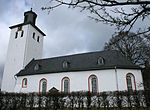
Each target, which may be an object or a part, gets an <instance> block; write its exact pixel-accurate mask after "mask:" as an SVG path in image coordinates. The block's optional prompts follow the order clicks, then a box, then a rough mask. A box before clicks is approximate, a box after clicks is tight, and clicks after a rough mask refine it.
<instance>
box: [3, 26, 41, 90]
mask: <svg viewBox="0 0 150 110" xmlns="http://www.w3.org/2000/svg"><path fill="white" fill-rule="evenodd" d="M22 30H23V31H24V35H23V37H21V31H18V27H16V28H13V29H12V30H11V34H10V40H9V45H8V50H7V57H6V62H5V67H4V73H3V79H2V88H1V89H2V91H7V92H13V91H14V87H15V83H16V80H15V78H14V75H15V74H16V73H18V72H19V71H20V70H21V69H23V68H24V67H25V66H26V65H27V64H28V63H29V62H30V61H31V60H32V59H33V58H35V59H36V58H41V57H42V48H43V36H42V35H41V34H40V33H39V32H38V31H37V30H36V29H34V27H32V26H31V25H30V24H28V25H24V26H22ZM17 31H18V37H17V38H16V39H15V35H16V32H17ZM33 32H35V33H36V34H35V35H36V37H37V36H40V39H41V42H40V43H38V42H37V41H35V40H33V38H32V34H33Z"/></svg>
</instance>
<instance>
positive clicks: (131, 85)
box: [126, 73, 136, 91]
mask: <svg viewBox="0 0 150 110" xmlns="http://www.w3.org/2000/svg"><path fill="white" fill-rule="evenodd" d="M126 81H127V89H128V91H133V90H136V83H135V77H134V75H133V74H132V73H127V75H126Z"/></svg>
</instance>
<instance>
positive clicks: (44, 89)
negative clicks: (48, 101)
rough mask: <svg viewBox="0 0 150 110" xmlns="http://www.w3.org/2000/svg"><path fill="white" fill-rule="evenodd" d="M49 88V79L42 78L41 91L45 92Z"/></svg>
mask: <svg viewBox="0 0 150 110" xmlns="http://www.w3.org/2000/svg"><path fill="white" fill-rule="evenodd" d="M46 89H47V80H46V79H45V78H43V79H41V80H40V84H39V92H42V93H45V92H46Z"/></svg>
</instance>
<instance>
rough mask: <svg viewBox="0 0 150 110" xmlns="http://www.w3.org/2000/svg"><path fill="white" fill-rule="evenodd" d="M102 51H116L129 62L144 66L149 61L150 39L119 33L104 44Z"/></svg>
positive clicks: (143, 36)
mask: <svg viewBox="0 0 150 110" xmlns="http://www.w3.org/2000/svg"><path fill="white" fill-rule="evenodd" d="M104 50H118V51H120V52H121V53H122V54H123V55H124V56H126V57H127V58H128V60H130V61H131V62H133V63H134V64H136V65H139V66H144V63H145V61H149V60H150V39H149V37H147V36H145V35H142V36H141V35H140V36H139V35H138V36H137V35H135V34H134V33H128V32H120V33H118V34H117V35H115V36H113V37H112V38H111V39H110V41H109V42H107V43H105V46H104Z"/></svg>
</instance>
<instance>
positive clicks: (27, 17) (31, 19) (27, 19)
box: [9, 8, 46, 36]
mask: <svg viewBox="0 0 150 110" xmlns="http://www.w3.org/2000/svg"><path fill="white" fill-rule="evenodd" d="M36 18H37V14H36V13H35V12H33V11H32V8H31V10H30V11H27V12H25V13H24V22H23V23H21V24H17V25H14V26H10V27H9V28H10V29H13V28H16V27H20V26H23V25H28V24H31V25H32V26H33V27H34V28H35V29H36V30H37V31H38V32H40V33H41V34H42V35H43V36H46V35H45V34H44V33H43V32H42V31H41V30H40V29H39V28H38V27H37V26H36V25H35V23H36Z"/></svg>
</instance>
